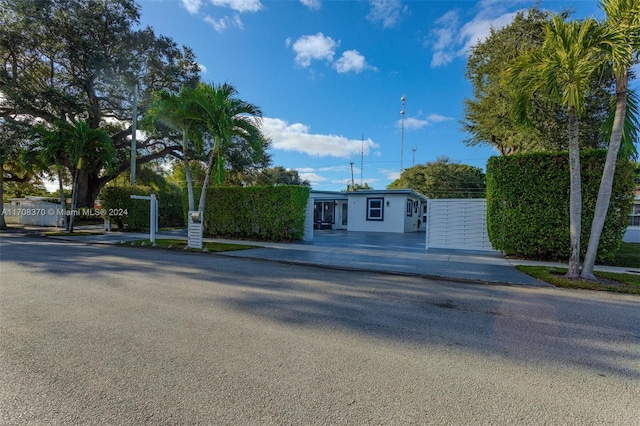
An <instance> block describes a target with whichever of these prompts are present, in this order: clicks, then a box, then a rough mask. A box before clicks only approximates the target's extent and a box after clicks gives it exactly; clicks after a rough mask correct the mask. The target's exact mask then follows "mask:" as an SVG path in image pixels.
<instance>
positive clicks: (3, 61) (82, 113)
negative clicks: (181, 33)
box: [0, 0, 199, 207]
mask: <svg viewBox="0 0 640 426" xmlns="http://www.w3.org/2000/svg"><path fill="white" fill-rule="evenodd" d="M0 10H1V13H0V118H2V119H4V120H6V121H21V122H24V123H27V124H34V123H40V124H43V125H49V126H52V125H53V123H54V122H55V121H56V120H62V121H69V122H72V121H83V122H86V124H87V125H88V126H89V127H90V128H91V129H98V128H103V129H105V130H106V131H108V133H109V137H110V138H111V141H112V145H113V147H114V148H115V150H116V158H117V162H116V164H115V167H113V168H111V169H110V171H108V172H105V170H107V169H106V168H105V167H101V166H102V165H103V164H101V163H98V164H95V166H96V167H94V168H91V165H90V164H89V163H86V162H85V163H83V165H82V167H81V169H79V170H77V171H75V172H76V174H77V203H78V206H80V207H82V206H92V205H93V201H94V200H95V197H96V196H97V194H98V192H99V190H100V188H102V187H103V186H104V185H105V184H106V183H107V182H109V181H110V180H112V179H114V178H115V177H116V176H118V175H119V174H120V173H122V172H124V171H126V170H128V169H129V168H130V164H131V162H130V140H129V138H130V135H131V123H132V111H133V99H134V96H133V93H134V90H135V87H136V85H137V86H138V88H139V91H140V97H139V101H138V105H137V106H138V112H139V114H140V115H143V114H144V112H145V111H146V109H147V107H148V105H149V102H150V95H151V93H152V92H155V91H159V90H162V89H163V88H169V89H170V90H172V91H178V90H179V89H180V87H181V86H190V87H193V86H195V84H197V82H198V81H199V67H198V64H197V63H196V61H195V57H194V55H193V53H192V51H191V50H190V49H189V48H187V47H182V48H180V47H178V46H177V45H176V43H174V42H173V41H172V40H171V39H169V38H167V37H163V36H157V35H156V34H154V32H153V30H152V29H151V28H149V27H147V28H140V25H139V19H140V11H139V6H138V5H137V4H136V3H135V2H134V1H133V0H0ZM106 123H110V126H106V125H105V124H106ZM181 150H182V147H181V144H180V142H179V141H175V140H174V139H173V138H161V137H150V138H146V139H143V140H139V141H138V144H137V153H136V154H137V157H138V160H137V161H138V163H144V162H146V161H150V160H153V159H157V158H162V157H165V156H166V155H167V154H172V153H175V154H177V155H179V154H180V152H181Z"/></svg>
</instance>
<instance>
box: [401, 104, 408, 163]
mask: <svg viewBox="0 0 640 426" xmlns="http://www.w3.org/2000/svg"><path fill="white" fill-rule="evenodd" d="M406 100H407V98H406V97H405V96H404V95H402V97H401V98H400V101H402V109H401V110H400V115H402V130H401V135H400V173H402V170H403V167H402V154H403V151H404V101H406Z"/></svg>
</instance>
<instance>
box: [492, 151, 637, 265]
mask: <svg viewBox="0 0 640 426" xmlns="http://www.w3.org/2000/svg"><path fill="white" fill-rule="evenodd" d="M605 157H606V152H605V151H602V150H589V151H584V152H582V153H581V156H580V161H581V181H582V233H581V241H580V247H581V252H582V253H581V256H584V254H585V252H586V250H587V244H588V242H589V233H590V230H591V221H592V219H593V212H594V209H595V204H596V198H597V196H598V188H599V185H600V179H601V177H602V170H603V168H604V162H605ZM632 174H633V167H632V165H631V163H630V162H629V161H626V160H619V161H618V165H617V167H616V175H615V179H614V186H613V191H612V196H611V204H610V206H609V211H608V214H607V219H606V222H605V226H604V229H603V232H602V236H601V238H600V245H599V249H598V260H599V261H606V260H608V259H611V258H612V257H613V255H614V254H615V252H616V251H617V249H618V248H619V246H620V243H621V241H622V235H623V234H624V232H625V230H626V228H627V225H628V222H629V216H628V215H629V212H630V211H631V203H632V197H633V186H634V185H633V177H632ZM486 176H487V227H488V231H489V239H490V240H491V244H492V245H493V247H494V248H496V249H498V250H504V251H507V252H514V253H515V254H517V255H519V256H522V257H525V258H531V259H541V260H555V261H560V260H566V259H568V258H569V161H568V154H567V153H536V154H523V155H513V156H505V157H491V158H490V159H489V162H488V163H487V175H486Z"/></svg>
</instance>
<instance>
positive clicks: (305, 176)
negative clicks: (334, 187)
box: [298, 169, 327, 186]
mask: <svg viewBox="0 0 640 426" xmlns="http://www.w3.org/2000/svg"><path fill="white" fill-rule="evenodd" d="M298 176H300V179H302V180H308V181H309V182H310V183H311V186H314V185H316V184H318V183H322V182H326V180H327V178H326V177H324V176H320V175H319V174H317V173H313V172H301V171H300V170H299V169H298Z"/></svg>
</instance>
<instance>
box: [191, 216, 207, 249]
mask: <svg viewBox="0 0 640 426" xmlns="http://www.w3.org/2000/svg"><path fill="white" fill-rule="evenodd" d="M202 230H203V223H202V212H200V211H197V210H193V211H190V212H189V228H188V230H187V239H188V242H187V245H188V246H189V247H191V248H197V249H201V248H202Z"/></svg>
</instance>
